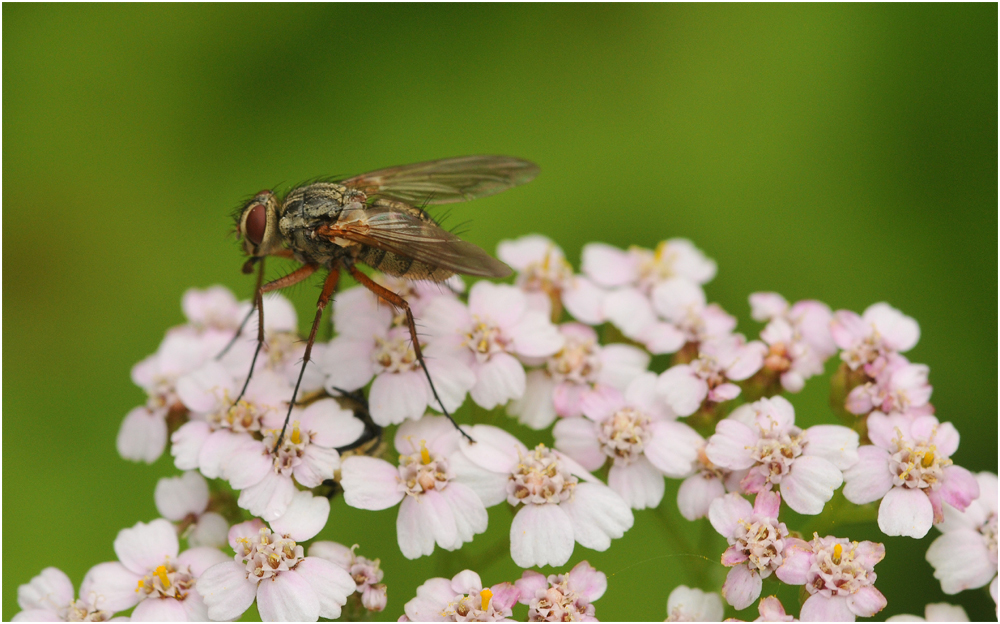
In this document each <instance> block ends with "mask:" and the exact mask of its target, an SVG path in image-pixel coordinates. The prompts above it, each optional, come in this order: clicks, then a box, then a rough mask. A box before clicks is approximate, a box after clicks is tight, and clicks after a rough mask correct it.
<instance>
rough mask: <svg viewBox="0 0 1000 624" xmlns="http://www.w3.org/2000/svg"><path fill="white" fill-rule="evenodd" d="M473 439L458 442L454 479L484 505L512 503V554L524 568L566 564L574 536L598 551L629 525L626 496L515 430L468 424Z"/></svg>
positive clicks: (606, 546)
mask: <svg viewBox="0 0 1000 624" xmlns="http://www.w3.org/2000/svg"><path fill="white" fill-rule="evenodd" d="M468 432H469V434H470V435H471V436H472V439H474V440H475V441H476V443H475V444H470V443H469V442H468V441H467V440H464V439H463V440H462V441H460V443H459V449H460V450H461V453H460V454H459V453H457V454H455V455H454V456H453V458H452V467H453V468H454V470H455V478H456V480H457V481H459V482H460V483H466V484H467V485H469V486H470V487H471V488H473V489H474V490H475V491H476V493H477V494H479V498H480V499H482V501H483V503H484V504H485V505H486V506H487V507H491V506H493V505H496V504H499V503H502V502H503V501H505V500H506V501H507V502H508V503H509V504H510V505H512V506H514V507H515V508H516V510H515V514H516V515H515V516H514V521H513V523H512V524H511V527H510V554H511V556H512V557H513V559H514V563H516V564H517V565H519V566H521V567H522V568H528V567H531V566H536V565H537V566H542V565H555V566H558V565H563V564H565V563H566V562H567V561H569V558H570V556H571V555H572V554H573V544H574V542H579V543H580V544H581V545H583V546H586V547H587V548H592V549H594V550H598V551H603V550H607V549H608V547H610V546H611V540H612V539H613V538H619V537H621V536H622V535H624V534H625V531H626V530H628V529H629V528H631V526H632V522H633V518H632V511H631V510H630V509H629V507H628V505H627V504H626V503H625V501H624V500H622V498H621V497H620V496H619V495H618V494H615V493H614V492H613V491H612V490H611V489H609V488H608V487H607V486H606V485H604V484H603V483H601V482H600V481H598V480H597V479H596V478H595V477H593V476H592V475H591V474H590V473H589V472H587V470H586V469H585V468H584V467H583V466H580V465H579V464H578V463H577V462H575V461H573V460H572V459H570V458H569V457H567V456H566V455H563V454H562V453H560V452H558V451H553V450H551V449H548V448H546V447H545V446H544V445H542V444H539V445H538V446H537V447H535V448H534V449H531V450H529V449H528V448H526V447H525V446H524V445H523V444H521V442H520V441H518V440H517V438H515V437H514V436H512V435H510V434H509V433H507V432H506V431H503V430H502V429H498V428H496V427H490V426H488V425H475V426H473V427H469V428H468Z"/></svg>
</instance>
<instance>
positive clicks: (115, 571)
mask: <svg viewBox="0 0 1000 624" xmlns="http://www.w3.org/2000/svg"><path fill="white" fill-rule="evenodd" d="M141 577H142V575H140V574H136V573H134V572H130V571H129V570H128V569H127V568H126V567H125V566H123V565H122V564H120V563H118V562H117V561H110V562H108V563H99V564H97V565H95V566H94V567H92V568H91V569H90V570H88V571H87V575H86V576H85V577H83V583H82V584H81V585H80V596H81V598H87V599H89V598H90V597H92V596H93V597H94V600H95V607H96V608H97V609H101V610H104V611H111V612H112V613H114V612H115V611H124V610H125V609H128V608H129V607H131V606H132V605H134V604H135V603H137V602H139V594H137V593H136V591H135V588H136V584H137V583H138V582H139V579H140V578H141ZM67 604H68V603H67Z"/></svg>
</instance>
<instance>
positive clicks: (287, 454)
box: [264, 420, 312, 477]
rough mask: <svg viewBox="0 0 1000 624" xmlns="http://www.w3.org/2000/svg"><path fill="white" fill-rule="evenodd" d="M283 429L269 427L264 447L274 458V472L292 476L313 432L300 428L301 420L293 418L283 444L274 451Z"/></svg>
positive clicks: (282, 440)
mask: <svg viewBox="0 0 1000 624" xmlns="http://www.w3.org/2000/svg"><path fill="white" fill-rule="evenodd" d="M280 433H281V429H269V430H267V431H266V435H265V436H264V447H265V448H267V450H268V452H270V453H271V455H272V457H273V458H274V472H276V473H277V474H280V475H284V476H286V477H290V476H292V471H293V470H295V467H296V466H298V465H299V464H301V463H302V455H303V454H305V451H306V447H307V446H309V444H310V442H311V441H312V434H311V433H310V432H308V431H302V430H301V429H300V428H299V421H297V420H293V421H292V422H291V427H290V429H289V430H288V431H286V432H285V437H283V438H282V439H281V446H279V447H278V450H277V451H273V450H272V449H273V448H274V445H275V443H276V442H277V440H278V435H279V434H280Z"/></svg>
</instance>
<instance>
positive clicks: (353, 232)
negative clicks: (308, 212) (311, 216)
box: [317, 207, 511, 277]
mask: <svg viewBox="0 0 1000 624" xmlns="http://www.w3.org/2000/svg"><path fill="white" fill-rule="evenodd" d="M317 233H318V234H320V235H321V236H326V237H329V238H330V239H331V240H333V239H336V238H342V239H346V240H348V241H354V242H357V243H362V244H365V245H369V246H371V247H376V248H378V249H383V250H385V251H390V252H392V253H394V254H397V255H400V256H404V257H406V258H413V259H414V260H419V261H421V262H426V263H427V264H429V265H431V266H435V267H441V268H444V269H448V270H450V271H454V272H456V273H461V274H463V275H477V276H482V277H507V276H508V275H510V274H511V269H510V267H509V266H507V265H506V264H504V263H503V262H500V261H499V260H497V259H496V258H494V257H492V256H490V255H489V254H488V253H486V252H485V251H483V250H482V249H480V248H479V247H477V246H476V245H473V244H472V243H468V242H466V241H464V240H462V239H460V238H459V237H457V236H455V235H454V234H452V233H451V232H448V231H447V230H443V229H441V227H440V226H438V225H437V224H436V223H434V222H432V221H423V220H421V219H419V218H417V217H415V216H413V215H410V214H407V213H405V212H399V211H396V210H391V209H388V208H382V207H366V208H361V209H347V210H344V211H343V212H342V213H341V215H340V219H338V221H337V223H335V224H333V225H325V226H321V227H320V228H318V229H317Z"/></svg>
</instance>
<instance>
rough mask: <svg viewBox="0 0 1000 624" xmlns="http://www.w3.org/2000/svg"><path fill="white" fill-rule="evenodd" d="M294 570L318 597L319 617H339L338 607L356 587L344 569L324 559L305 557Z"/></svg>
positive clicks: (333, 618)
mask: <svg viewBox="0 0 1000 624" xmlns="http://www.w3.org/2000/svg"><path fill="white" fill-rule="evenodd" d="M295 571H296V572H297V573H298V574H299V575H300V576H301V577H302V578H304V579H305V580H306V582H308V583H309V585H310V587H312V590H313V592H314V593H315V594H316V597H317V598H318V599H319V617H323V618H327V619H331V620H335V619H337V618H339V617H340V608H341V607H343V606H344V604H345V603H347V597H348V596H350V595H351V594H353V593H354V591H355V590H356V589H357V585H356V584H355V583H354V579H352V578H351V575H350V574H348V573H347V571H346V570H344V569H343V568H341V567H340V566H338V565H337V564H335V563H332V562H330V561H327V560H326V559H321V558H319V557H306V558H305V559H303V560H302V561H299V563H298V565H296V566H295Z"/></svg>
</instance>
